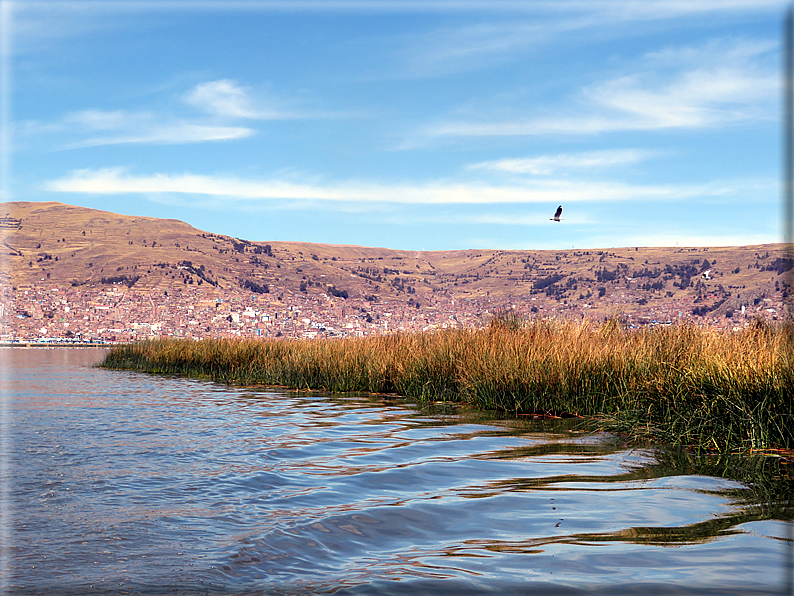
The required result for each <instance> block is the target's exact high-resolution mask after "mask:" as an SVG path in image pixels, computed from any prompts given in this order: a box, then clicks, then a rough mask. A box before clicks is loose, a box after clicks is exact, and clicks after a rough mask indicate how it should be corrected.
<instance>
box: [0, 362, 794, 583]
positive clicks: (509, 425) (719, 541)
mask: <svg viewBox="0 0 794 596" xmlns="http://www.w3.org/2000/svg"><path fill="white" fill-rule="evenodd" d="M102 354H103V352H102V351H99V350H88V349H82V350H80V349H55V350H35V349H31V350H24V349H18V348H14V349H6V350H4V351H3V352H2V358H3V363H4V375H5V377H6V379H5V390H6V397H7V398H9V399H10V400H11V401H10V402H7V403H10V410H9V407H6V412H7V416H6V421H5V422H6V430H7V431H10V433H11V439H12V443H11V448H10V449H11V463H10V466H9V467H8V469H7V472H8V473H9V474H10V492H11V497H12V500H13V504H12V507H11V509H10V516H11V520H12V522H13V524H12V529H11V535H10V539H11V556H10V560H8V559H7V561H6V563H7V565H6V567H7V569H6V570H5V571H6V574H5V579H4V581H5V586H4V587H5V588H6V589H7V591H8V592H9V593H11V594H17V593H18V594H28V593H43V594H65V593H74V594H159V593H163V594H205V593H212V594H214V593H218V594H306V593H310V594H313V593H336V594H445V593H449V594H456V595H463V594H479V593H487V592H491V591H492V592H494V593H500V594H510V593H531V594H580V593H582V594H653V593H664V594H678V593H692V594H704V593H705V594H712V593H713V594H725V593H736V594H777V593H786V592H787V591H788V587H787V582H788V581H790V580H789V575H787V574H788V569H789V566H790V561H791V550H792V543H791V540H790V538H789V534H790V528H789V526H788V525H787V524H785V523H783V522H781V521H778V520H777V519H776V516H777V517H778V518H784V517H785V516H784V515H780V514H778V513H776V512H777V511H779V509H775V506H773V505H771V504H768V503H759V502H757V500H758V499H756V502H749V503H748V502H747V501H746V499H745V500H743V499H744V497H743V496H742V495H746V494H747V492H748V491H747V489H746V488H745V487H744V485H743V484H741V483H739V482H737V481H735V480H729V479H725V478H722V477H718V476H719V475H714V476H710V475H709V473H704V470H706V471H708V470H710V469H711V468H709V467H708V466H707V465H706V466H702V465H698V466H695V467H693V465H692V460H691V458H690V459H686V458H684V459H680V458H679V459H676V458H677V457H678V456H676V455H675V454H673V455H670V454H669V453H666V452H662V451H654V450H650V449H646V450H632V449H627V448H625V446H623V445H621V444H620V443H619V442H618V441H616V440H615V439H614V438H612V437H610V436H608V435H601V434H597V435H585V434H583V433H581V432H577V431H576V430H575V429H572V425H571V424H567V428H566V425H565V424H557V425H556V426H554V425H551V424H550V423H541V422H535V423H532V422H516V421H493V420H490V421H488V420H484V419H478V418H477V416H476V415H474V414H471V413H469V414H467V413H460V412H458V413H456V412H455V411H453V410H448V409H447V410H438V411H435V412H434V411H428V410H424V411H422V410H420V409H418V408H416V407H414V406H413V405H411V404H409V403H405V402H402V401H399V400H388V399H382V398H372V397H360V396H359V397H349V396H322V395H311V396H307V395H305V394H297V393H287V392H283V391H274V390H270V389H239V388H229V387H226V386H222V385H218V384H213V383H208V382H200V381H193V380H185V379H179V378H163V377H158V376H149V375H144V374H139V373H131V372H119V371H107V370H101V369H97V368H92V367H91V365H92V364H94V363H96V362H97V361H99V360H100V359H101V357H102ZM681 462H688V463H686V464H684V463H681ZM730 465H734V464H730ZM722 469H723V470H724V469H728V468H725V467H724V466H723V468H722ZM693 470H695V472H697V473H695V472H693ZM776 478H777V476H776ZM772 486H773V488H771V489H770V490H771V491H772V493H774V490H775V489H774V486H775V485H774V482H773V484H772ZM756 492H757V490H756ZM753 494H755V493H753ZM6 513H7V514H8V513H9V510H7V511H6Z"/></svg>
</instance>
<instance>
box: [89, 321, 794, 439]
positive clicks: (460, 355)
mask: <svg viewBox="0 0 794 596" xmlns="http://www.w3.org/2000/svg"><path fill="white" fill-rule="evenodd" d="M793 344H794V332H793V331H792V327H791V326H785V325H778V326H775V325H771V324H768V323H765V322H763V321H757V322H756V323H755V324H753V325H751V326H750V327H748V328H747V329H745V330H743V331H735V332H718V331H713V330H709V329H706V328H701V327H698V326H695V325H693V324H680V325H672V326H657V327H650V328H644V329H634V330H630V329H626V328H625V327H624V326H621V325H620V323H619V322H618V321H617V320H610V321H607V322H606V323H603V324H597V323H593V322H590V321H587V320H585V321H580V322H571V321H562V320H555V319H550V320H534V321H522V320H519V319H517V318H515V317H504V316H503V317H497V318H495V319H494V320H493V321H492V322H491V324H490V326H489V327H486V328H482V329H456V330H439V331H432V332H424V333H416V334H396V335H388V336H377V337H361V338H345V339H333V338H331V339H319V340H318V339H314V340H282V339H273V340H242V339H206V340H202V341H193V340H179V339H158V340H152V341H144V342H140V343H135V344H130V345H123V346H118V347H114V348H113V349H112V350H111V351H110V352H109V354H108V355H107V357H106V359H105V361H104V362H103V363H102V365H101V366H103V367H106V368H115V369H131V370H138V371H146V372H151V373H170V374H178V375H186V376H190V377H198V378H206V379H213V380H216V381H222V382H226V383H229V384H235V385H249V386H250V385H274V386H282V387H289V388H294V389H302V390H323V391H330V392H369V393H391V394H397V395H400V396H405V397H409V398H413V399H416V400H419V401H455V402H465V403H468V404H471V405H473V406H475V407H477V408H480V409H484V410H499V411H502V412H509V413H513V414H515V415H526V414H541V415H555V416H582V417H587V418H588V419H589V421H590V422H593V423H594V424H595V425H597V426H599V427H600V428H604V429H607V430H611V431H617V432H620V433H622V434H624V435H628V436H630V437H633V438H647V439H652V440H657V441H664V442H668V443H674V444H681V445H687V446H692V447H696V448H700V449H710V450H712V449H713V450H717V451H735V450H742V451H748V450H757V449H792V448H794V440H792V437H793V435H794V430H793V429H794V417H793V416H792V414H793V413H794V404H793V403H792V402H793V401H794V400H792V393H793V392H794V367H793V366H792V360H793V359H792V356H793V355H794V348H792V345H793Z"/></svg>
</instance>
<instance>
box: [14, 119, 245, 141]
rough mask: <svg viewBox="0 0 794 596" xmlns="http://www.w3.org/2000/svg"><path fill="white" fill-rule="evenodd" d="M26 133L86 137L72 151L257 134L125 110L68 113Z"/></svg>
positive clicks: (34, 126) (229, 127) (29, 128)
mask: <svg viewBox="0 0 794 596" xmlns="http://www.w3.org/2000/svg"><path fill="white" fill-rule="evenodd" d="M26 130H27V131H28V134H31V133H35V132H37V131H38V132H45V131H48V130H49V131H55V132H61V133H66V134H68V135H69V136H83V137H86V135H87V137H86V138H83V139H82V140H80V141H74V142H67V143H66V144H65V145H64V147H65V148H70V149H73V148H78V147H99V146H103V145H118V144H127V143H151V144H160V145H178V144H184V143H200V142H204V141H223V140H231V139H241V138H245V137H249V136H251V135H252V134H254V130H253V129H250V128H243V127H239V126H223V125H215V124H205V123H201V122H194V121H187V120H181V119H168V118H163V117H158V116H156V115H154V114H151V113H149V112H128V111H125V110H116V111H102V110H84V111H81V112H75V113H72V114H67V115H66V116H65V117H64V118H63V120H62V121H61V122H60V123H58V124H57V125H55V126H52V125H49V126H48V125H44V126H42V127H37V126H36V125H35V124H34V125H32V127H31V126H28V127H26ZM97 133H99V134H97Z"/></svg>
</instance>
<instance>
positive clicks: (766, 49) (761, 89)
mask: <svg viewBox="0 0 794 596" xmlns="http://www.w3.org/2000/svg"><path fill="white" fill-rule="evenodd" d="M776 47H777V46H776V44H775V43H772V42H768V41H758V40H735V39H729V40H712V41H711V42H709V43H707V44H705V45H704V46H702V47H696V48H693V47H686V48H665V49H663V50H661V51H658V52H654V53H649V54H646V55H645V56H643V57H642V58H641V59H640V60H639V61H638V62H637V64H635V65H633V66H632V67H631V70H633V72H631V73H630V74H626V75H622V76H617V77H613V78H610V79H607V80H605V81H602V82H600V83H596V84H593V85H589V86H587V87H584V88H582V89H581V90H580V93H579V95H578V96H577V97H574V98H572V103H571V104H570V105H569V106H568V107H567V108H566V109H565V110H564V111H561V110H559V109H548V108H547V109H546V110H545V111H546V114H545V115H543V116H537V115H536V114H537V113H538V111H539V110H538V109H537V108H535V109H534V110H533V115H532V116H526V117H517V118H513V119H511V120H504V119H500V118H499V117H493V116H490V115H488V114H487V113H486V114H483V113H480V114H478V115H477V117H476V119H470V120H458V121H454V120H453V121H447V122H441V123H438V124H435V125H431V126H428V127H426V128H425V129H424V130H421V131H420V132H419V136H420V137H443V136H524V135H546V134H595V133H601V132H612V131H632V130H635V131H639V130H659V129H673V128H705V127H717V126H724V125H728V124H733V123H738V122H745V121H752V120H763V119H771V118H774V117H775V116H774V114H776V111H775V109H774V107H775V102H776V101H777V99H778V95H779V93H778V89H779V73H778V72H777V63H776V62H775V60H774V58H775V51H776ZM682 66H683V68H682ZM500 109H501V110H503V109H504V107H503V106H500ZM416 144H417V143H416V141H408V142H406V143H404V144H403V147H405V148H410V147H414V146H416Z"/></svg>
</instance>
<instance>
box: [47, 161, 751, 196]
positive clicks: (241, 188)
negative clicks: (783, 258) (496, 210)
mask: <svg viewBox="0 0 794 596" xmlns="http://www.w3.org/2000/svg"><path fill="white" fill-rule="evenodd" d="M45 188H46V190H49V191H53V192H66V193H82V194H102V195H123V194H150V195H153V194H176V195H185V196H187V195H196V196H214V197H218V198H222V199H224V200H230V199H231V200H239V201H252V200H254V201H255V200H272V199H281V200H312V201H336V202H339V201H341V202H369V203H373V204H375V203H403V204H489V203H540V202H543V203H554V204H557V203H566V202H582V201H629V200H631V201H647V200H651V201H659V200H680V199H686V198H691V197H724V196H735V195H736V193H737V192H741V191H742V189H747V188H748V183H747V182H742V181H726V182H721V183H707V184H699V185H632V184H625V183H620V182H603V181H593V182H588V181H581V180H579V181H570V180H559V179H556V180H554V179H542V180H531V181H527V182H526V183H524V184H513V185H502V186H500V185H488V184H483V183H470V184H466V183H455V182H445V181H441V182H428V183H424V184H413V185H401V184H381V183H372V182H359V181H349V182H344V183H329V184H300V183H295V182H289V181H284V180H278V179H272V180H246V179H240V178H236V177H223V176H206V175H198V174H153V175H146V176H140V175H132V174H129V173H126V172H125V170H124V169H121V168H105V169H98V170H90V169H86V170H75V171H73V172H72V173H71V174H69V175H68V176H65V177H63V178H60V179H58V180H53V181H50V182H48V183H47V184H46V185H45Z"/></svg>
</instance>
